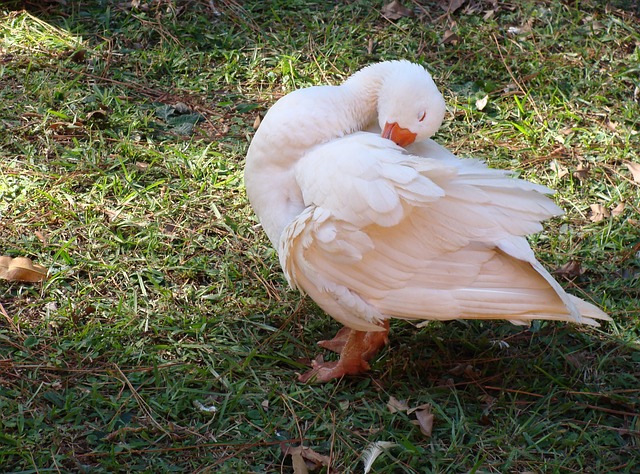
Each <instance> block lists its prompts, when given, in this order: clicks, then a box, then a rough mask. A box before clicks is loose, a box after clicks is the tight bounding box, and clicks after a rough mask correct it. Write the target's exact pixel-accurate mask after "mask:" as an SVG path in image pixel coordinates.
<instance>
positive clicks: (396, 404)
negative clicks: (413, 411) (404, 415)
mask: <svg viewBox="0 0 640 474" xmlns="http://www.w3.org/2000/svg"><path fill="white" fill-rule="evenodd" d="M387 409H388V410H389V413H395V412H397V411H407V410H408V409H409V405H407V402H406V401H404V400H398V399H397V398H396V397H394V396H390V397H389V401H388V402H387Z"/></svg>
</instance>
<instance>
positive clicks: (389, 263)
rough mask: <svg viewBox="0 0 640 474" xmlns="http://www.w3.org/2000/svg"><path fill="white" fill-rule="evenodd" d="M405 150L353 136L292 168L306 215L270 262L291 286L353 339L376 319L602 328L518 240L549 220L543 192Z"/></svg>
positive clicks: (502, 175) (593, 312)
mask: <svg viewBox="0 0 640 474" xmlns="http://www.w3.org/2000/svg"><path fill="white" fill-rule="evenodd" d="M417 151H419V152H420V153H421V155H422V156H413V155H409V154H407V153H406V152H405V151H404V150H403V149H402V148H399V147H397V146H395V145H394V144H392V143H391V142H390V141H388V140H385V139H382V138H380V137H379V136H377V135H374V134H371V133H366V132H362V133H355V134H352V135H349V136H347V137H344V138H341V139H338V140H334V141H332V142H330V143H328V144H325V145H320V146H317V147H315V148H314V149H312V150H311V151H310V152H309V153H307V154H306V155H305V156H304V157H303V158H302V159H301V160H300V161H299V162H298V163H297V165H296V169H295V176H296V180H297V182H298V184H299V186H300V188H301V190H302V196H303V200H304V204H305V206H306V210H305V211H304V212H303V213H302V214H300V215H299V216H298V217H297V218H296V219H295V220H294V221H293V222H292V223H291V224H290V225H289V226H288V227H287V228H286V229H285V232H284V233H283V235H282V237H281V240H280V252H279V253H280V256H281V263H282V267H283V269H284V270H285V274H286V275H287V278H288V280H289V282H290V283H291V284H292V285H293V286H296V287H298V288H300V289H302V290H303V291H305V292H307V293H309V294H310V295H311V296H312V298H313V299H314V300H315V301H316V302H317V303H318V304H319V305H320V306H321V307H322V308H323V309H324V310H325V311H327V312H328V313H329V314H331V315H332V316H333V317H334V318H336V319H337V320H339V321H340V322H342V323H343V324H345V325H347V326H349V327H352V328H354V329H358V330H379V329H380V327H379V326H378V325H379V323H380V321H381V320H382V319H385V318H388V317H397V318H405V319H440V320H445V319H457V318H464V319H508V320H511V321H513V322H517V323H518V322H523V321H524V322H527V321H530V320H531V319H539V318H542V319H557V320H567V321H574V322H581V323H586V324H597V322H596V321H595V319H607V318H608V317H607V316H606V314H605V313H603V312H602V311H600V310H599V309H597V308H596V307H595V306H593V305H590V304H589V303H586V302H584V301H582V300H580V299H578V298H575V297H572V296H570V295H568V294H566V293H565V292H564V290H563V289H562V287H561V286H560V285H559V284H558V283H557V282H556V281H555V280H554V279H553V277H552V276H551V275H550V274H549V273H548V272H547V271H546V270H545V269H544V268H543V267H542V265H541V264H540V263H539V262H538V261H537V260H536V259H535V257H534V254H533V252H532V251H531V248H530V247H529V245H528V243H527V241H526V239H525V238H524V236H525V235H526V234H529V233H532V232H537V231H539V230H541V228H542V227H541V224H540V221H541V220H543V219H546V218H548V217H551V216H554V215H559V214H561V210H560V209H559V208H558V207H557V206H556V205H555V204H554V203H553V201H552V200H550V199H549V198H548V197H547V196H546V194H549V193H550V192H551V191H550V190H549V189H547V188H546V187H544V186H540V185H536V184H533V183H529V182H527V181H523V180H519V179H516V178H513V177H511V176H510V174H509V173H506V172H504V171H500V170H493V169H490V168H488V167H487V166H486V165H485V164H484V163H481V162H479V161H477V160H459V159H457V158H455V157H454V156H453V155H451V153H449V152H448V151H446V150H445V149H444V148H442V147H440V146H439V145H436V144H435V143H433V142H431V143H429V142H428V143H426V144H424V145H422V146H420V147H417ZM581 313H584V316H581Z"/></svg>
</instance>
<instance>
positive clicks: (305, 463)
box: [284, 446, 335, 474]
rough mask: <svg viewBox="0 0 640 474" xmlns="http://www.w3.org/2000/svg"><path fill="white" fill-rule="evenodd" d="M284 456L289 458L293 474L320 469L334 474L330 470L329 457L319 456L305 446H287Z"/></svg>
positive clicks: (302, 473) (304, 473)
mask: <svg viewBox="0 0 640 474" xmlns="http://www.w3.org/2000/svg"><path fill="white" fill-rule="evenodd" d="M284 454H285V456H288V455H289V456H291V462H292V464H293V472H294V474H306V473H307V472H309V469H311V470H312V471H313V470H315V469H318V468H320V467H326V468H327V472H328V473H333V472H335V471H334V470H333V469H332V468H331V459H330V458H329V456H325V455H323V454H319V453H317V452H315V451H314V450H313V449H311V448H308V447H306V446H295V447H291V446H289V447H287V448H286V449H285V450H284Z"/></svg>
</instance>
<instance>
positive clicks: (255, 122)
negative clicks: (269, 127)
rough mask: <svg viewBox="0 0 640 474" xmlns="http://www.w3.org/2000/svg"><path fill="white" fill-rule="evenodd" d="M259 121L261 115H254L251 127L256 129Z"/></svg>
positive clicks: (260, 120)
mask: <svg viewBox="0 0 640 474" xmlns="http://www.w3.org/2000/svg"><path fill="white" fill-rule="evenodd" d="M261 122H262V117H260V114H258V115H256V119H255V120H254V121H253V129H254V130H258V127H259V126H260V123H261Z"/></svg>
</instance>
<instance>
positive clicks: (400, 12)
mask: <svg viewBox="0 0 640 474" xmlns="http://www.w3.org/2000/svg"><path fill="white" fill-rule="evenodd" d="M381 13H382V16H383V17H384V18H386V19H387V20H399V19H400V18H403V17H405V16H413V10H411V9H409V8H407V7H405V6H404V5H403V4H402V3H400V2H399V1H398V0H393V1H392V2H391V3H387V4H386V5H385V6H383V7H382V10H381Z"/></svg>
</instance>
